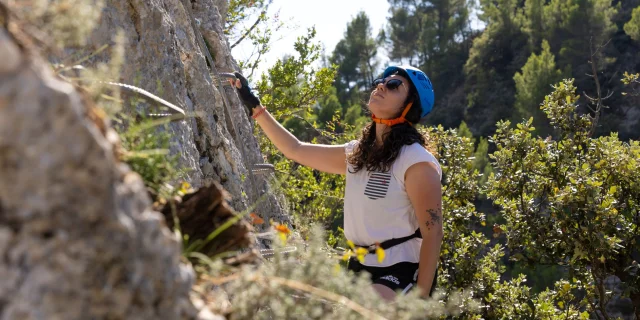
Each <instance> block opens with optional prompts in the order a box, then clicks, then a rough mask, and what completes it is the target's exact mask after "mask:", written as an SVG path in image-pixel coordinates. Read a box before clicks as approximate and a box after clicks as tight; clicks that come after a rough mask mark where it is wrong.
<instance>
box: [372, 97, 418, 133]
mask: <svg viewBox="0 0 640 320" xmlns="http://www.w3.org/2000/svg"><path fill="white" fill-rule="evenodd" d="M412 105H413V101H412V102H409V104H407V106H406V107H405V108H404V111H402V115H400V117H399V118H395V119H380V118H378V117H376V115H375V114H373V113H372V114H371V120H373V122H375V123H380V124H384V125H386V126H388V127H391V126H395V125H396V124H401V123H405V122H406V123H408V124H409V125H412V124H411V122H409V121H408V120H407V119H405V118H404V117H405V116H406V115H407V113H409V110H410V109H411V106H412Z"/></svg>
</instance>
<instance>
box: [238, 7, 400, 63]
mask: <svg viewBox="0 0 640 320" xmlns="http://www.w3.org/2000/svg"><path fill="white" fill-rule="evenodd" d="M278 11H279V12H280V13H279V18H280V19H281V20H283V21H289V23H287V24H288V25H295V26H296V27H295V28H292V29H287V30H283V31H282V32H281V34H280V35H278V36H277V37H278V38H279V37H282V39H280V40H277V41H276V42H275V43H274V44H273V46H272V48H271V51H270V52H269V53H268V54H267V55H266V56H265V57H264V58H263V59H262V60H263V63H262V66H261V67H260V70H259V71H258V72H257V74H260V73H261V71H264V70H266V69H267V68H268V67H270V66H271V65H273V64H274V63H275V62H276V61H277V60H278V59H279V58H281V57H282V56H283V55H285V54H287V53H293V52H294V49H293V44H294V42H295V40H296V38H297V37H299V36H301V35H304V34H306V30H307V28H309V27H311V26H313V25H315V27H316V40H317V41H319V42H321V43H323V44H324V46H325V50H326V53H327V54H331V52H332V51H333V49H334V48H335V46H336V44H337V43H338V41H340V40H341V39H342V38H343V36H344V32H345V31H346V29H347V23H348V22H350V21H351V20H352V19H353V18H354V17H355V16H356V15H357V14H358V12H360V11H364V12H365V13H366V14H367V16H368V17H369V20H370V21H371V27H372V32H373V36H374V37H375V36H376V35H377V34H378V31H379V30H380V29H381V28H383V26H384V24H385V23H386V20H387V15H388V14H389V3H388V2H387V0H321V1H318V0H274V1H273V4H271V7H270V8H269V15H270V16H274V15H275V14H276V13H277V12H278ZM251 52H252V48H251V44H250V43H249V41H243V43H241V44H240V45H238V46H236V47H235V48H233V50H232V53H233V56H234V57H235V58H236V59H240V60H245V59H246V58H248V57H249V55H251ZM382 55H384V53H382ZM381 58H382V59H383V61H384V60H385V59H386V57H384V56H381Z"/></svg>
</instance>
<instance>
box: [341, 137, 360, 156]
mask: <svg viewBox="0 0 640 320" xmlns="http://www.w3.org/2000/svg"><path fill="white" fill-rule="evenodd" d="M357 145H358V140H351V141H349V142H347V143H345V144H344V151H345V153H346V154H351V153H353V152H354V151H355V148H356V146H357Z"/></svg>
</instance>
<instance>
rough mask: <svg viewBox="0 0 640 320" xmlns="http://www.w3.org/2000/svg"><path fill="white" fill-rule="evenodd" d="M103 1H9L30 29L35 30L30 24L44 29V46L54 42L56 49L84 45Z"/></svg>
mask: <svg viewBox="0 0 640 320" xmlns="http://www.w3.org/2000/svg"><path fill="white" fill-rule="evenodd" d="M5 3H6V2H5ZM104 4H105V1H104V0H95V1H87V0H67V1H49V0H32V1H9V3H8V5H9V7H10V8H11V12H12V13H13V14H16V15H17V16H18V17H19V19H20V20H22V21H24V22H25V23H28V24H29V25H30V26H31V31H33V30H34V29H33V27H36V28H38V29H40V30H46V32H47V33H46V35H47V36H46V41H47V46H51V45H54V46H56V48H57V49H61V48H64V47H65V46H84V45H85V43H86V40H87V37H88V36H89V35H90V34H91V32H92V31H93V29H94V27H95V26H96V25H97V24H98V22H99V18H100V14H101V13H102V8H103V7H104ZM43 40H44V39H41V40H40V41H43ZM47 49H50V48H47Z"/></svg>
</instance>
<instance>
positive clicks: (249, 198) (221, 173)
mask: <svg viewBox="0 0 640 320" xmlns="http://www.w3.org/2000/svg"><path fill="white" fill-rule="evenodd" d="M184 4H188V5H190V6H191V11H192V12H193V15H194V18H195V19H196V21H197V23H196V24H197V26H198V28H199V30H200V32H201V34H202V35H203V36H204V38H205V39H206V42H207V44H208V45H209V46H210V49H211V50H210V52H211V55H212V56H213V59H214V60H215V67H216V69H217V71H218V72H233V71H234V70H236V69H237V65H236V64H235V62H234V60H233V57H232V56H231V50H230V49H229V44H228V41H227V39H226V37H225V36H224V33H223V31H222V30H223V26H224V18H223V17H224V15H225V14H226V6H227V5H228V4H227V1H221V0H216V1H214V0H198V1H190V0H186V1H185V0H153V1H148V0H127V1H122V0H107V1H106V8H105V10H104V12H103V15H102V20H101V22H100V23H99V25H98V27H97V29H96V31H95V32H94V34H93V36H92V37H91V38H90V41H89V45H88V46H87V47H86V48H85V49H83V50H84V51H86V52H87V53H89V52H91V51H92V50H95V49H97V48H99V47H100V46H102V45H103V44H105V43H111V42H112V38H113V35H114V34H115V33H116V31H117V30H118V29H121V30H123V31H124V32H125V34H126V35H127V46H126V55H125V57H126V62H125V66H124V68H123V73H122V78H121V79H114V80H116V81H120V82H123V83H128V84H133V85H136V86H139V87H141V88H143V89H145V90H148V91H150V92H154V93H158V94H159V95H160V96H161V97H162V98H163V99H165V100H167V101H170V102H172V103H174V104H176V105H178V106H180V107H181V108H183V109H185V110H186V111H188V112H199V114H200V116H197V117H195V118H191V119H187V120H184V121H181V122H174V123H172V124H171V130H172V136H173V137H174V140H173V142H174V147H173V148H172V151H173V152H174V153H177V154H179V155H180V165H181V166H182V167H183V168H188V169H190V173H189V174H188V180H189V182H190V183H191V184H192V185H193V186H195V187H199V186H203V185H208V184H210V183H211V181H218V182H220V183H221V185H222V186H223V187H224V188H225V189H226V190H227V191H228V192H229V193H230V194H231V195H232V207H233V208H234V209H235V210H237V211H242V210H244V209H245V208H247V207H248V206H250V205H251V204H253V203H255V202H256V201H258V199H259V198H261V196H263V195H265V194H266V197H263V199H264V200H263V201H262V202H261V203H260V205H259V206H258V208H257V209H256V210H255V211H256V212H257V213H259V214H260V215H261V216H262V217H263V218H264V219H265V220H266V221H269V219H270V218H273V219H274V220H276V221H288V220H289V216H288V215H286V214H285V213H284V210H283V209H282V206H281V205H280V201H278V199H277V198H276V196H274V195H273V194H274V193H273V192H271V191H270V190H269V185H268V184H267V183H266V181H265V179H264V178H265V176H263V175H252V174H250V173H249V172H248V171H247V168H251V166H252V165H253V164H257V163H263V162H264V160H263V158H262V155H261V154H260V149H259V146H258V144H257V141H256V139H255V137H254V136H253V125H252V124H251V123H250V121H249V117H248V116H247V114H246V111H245V108H244V107H243V106H242V104H241V102H240V100H239V99H238V96H237V94H236V93H235V90H234V89H233V88H231V87H229V86H225V89H224V91H225V92H223V93H221V92H220V91H219V89H218V88H219V87H218V82H217V80H218V79H217V76H216V74H210V71H209V69H208V67H207V62H206V58H205V54H204V53H203V51H202V50H201V48H200V46H199V45H198V42H197V38H196V35H197V34H196V33H195V32H194V31H195V30H193V28H191V25H192V24H191V20H190V17H189V11H188V10H187V8H186V7H185V6H184ZM105 59H106V56H101V55H98V56H96V57H95V58H94V59H91V60H89V63H98V62H101V61H104V60H105ZM223 80H224V79H223ZM221 94H225V95H226V98H227V101H228V102H229V104H230V105H229V109H230V110H231V114H229V113H228V112H227V109H226V108H225V106H224V99H223V97H222V95H221ZM234 129H235V131H234Z"/></svg>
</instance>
